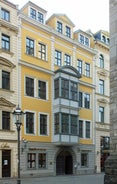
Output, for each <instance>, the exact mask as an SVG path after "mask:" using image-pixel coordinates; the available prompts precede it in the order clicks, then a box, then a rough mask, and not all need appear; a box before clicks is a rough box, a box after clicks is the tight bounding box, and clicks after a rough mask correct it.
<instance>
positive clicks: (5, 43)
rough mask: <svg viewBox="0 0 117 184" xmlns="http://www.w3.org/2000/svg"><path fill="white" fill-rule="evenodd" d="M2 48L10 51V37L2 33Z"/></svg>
mask: <svg viewBox="0 0 117 184" xmlns="http://www.w3.org/2000/svg"><path fill="white" fill-rule="evenodd" d="M2 49H4V50H6V51H10V37H9V36H7V35H5V34H2Z"/></svg>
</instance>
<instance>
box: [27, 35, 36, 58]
mask: <svg viewBox="0 0 117 184" xmlns="http://www.w3.org/2000/svg"><path fill="white" fill-rule="evenodd" d="M26 54H28V55H31V56H34V40H32V39H30V38H26Z"/></svg>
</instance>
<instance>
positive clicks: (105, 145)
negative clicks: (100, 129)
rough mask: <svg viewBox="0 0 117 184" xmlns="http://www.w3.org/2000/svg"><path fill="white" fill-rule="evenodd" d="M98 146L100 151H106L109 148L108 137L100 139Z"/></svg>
mask: <svg viewBox="0 0 117 184" xmlns="http://www.w3.org/2000/svg"><path fill="white" fill-rule="evenodd" d="M100 144H101V149H102V150H108V149H109V148H110V137H103V136H101V137H100Z"/></svg>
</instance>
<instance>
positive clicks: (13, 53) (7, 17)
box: [0, 0, 18, 177]
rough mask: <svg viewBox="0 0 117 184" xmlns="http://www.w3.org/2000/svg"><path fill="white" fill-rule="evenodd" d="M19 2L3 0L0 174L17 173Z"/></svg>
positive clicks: (0, 12) (0, 25) (0, 4)
mask: <svg viewBox="0 0 117 184" xmlns="http://www.w3.org/2000/svg"><path fill="white" fill-rule="evenodd" d="M17 11H18V10H17V6H16V5H14V4H12V3H10V2H9V1H7V0H6V1H0V177H15V176H17V134H16V127H15V124H14V123H13V117H12V114H11V112H13V109H14V108H15V107H16V105H17V104H18V98H17V97H18V85H17V80H18V74H17V71H18V70H17V50H18V45H17V39H18V37H17V35H18V21H17Z"/></svg>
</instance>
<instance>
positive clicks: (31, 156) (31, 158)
mask: <svg viewBox="0 0 117 184" xmlns="http://www.w3.org/2000/svg"><path fill="white" fill-rule="evenodd" d="M27 161H28V169H36V153H28V155H27Z"/></svg>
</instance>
